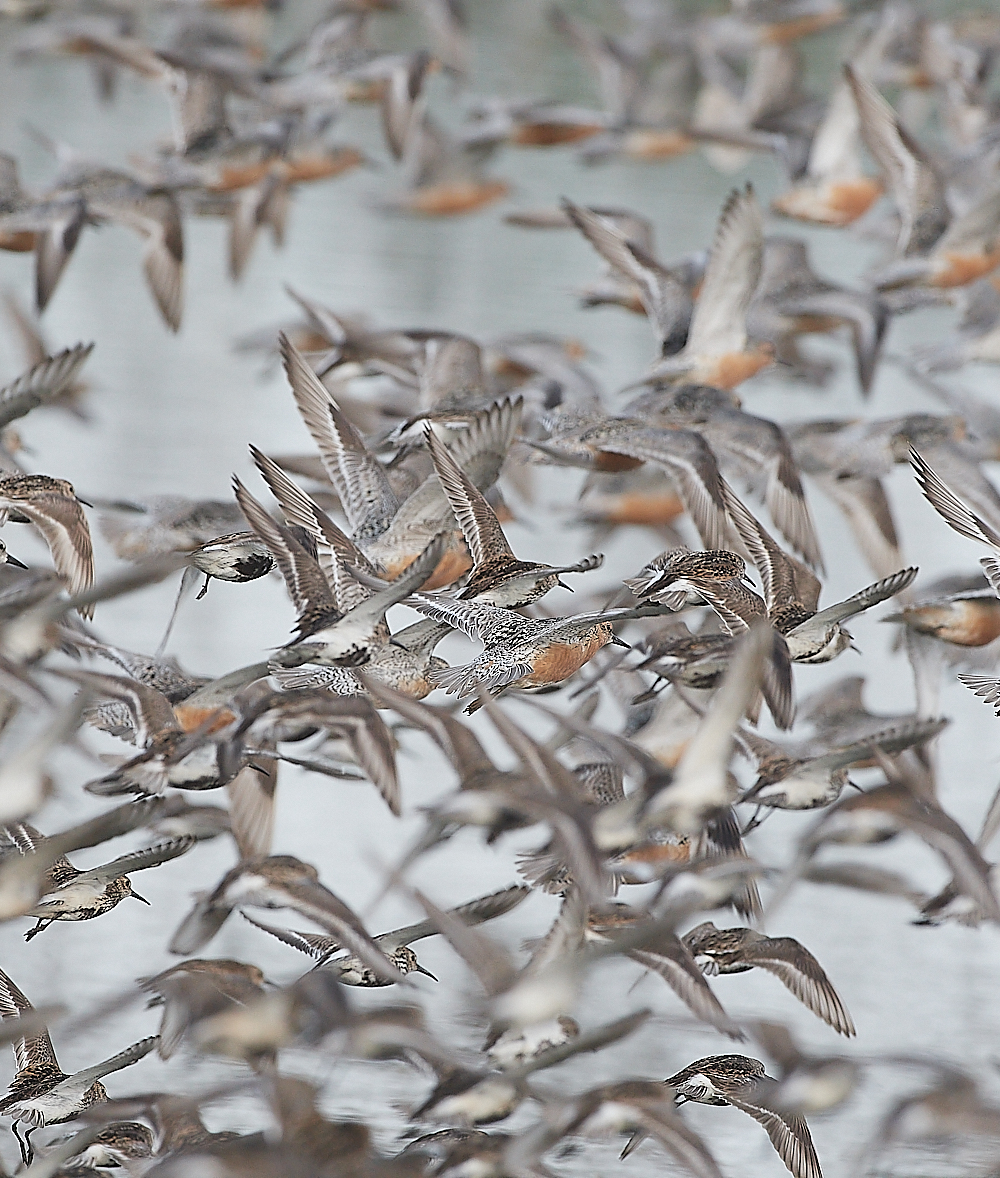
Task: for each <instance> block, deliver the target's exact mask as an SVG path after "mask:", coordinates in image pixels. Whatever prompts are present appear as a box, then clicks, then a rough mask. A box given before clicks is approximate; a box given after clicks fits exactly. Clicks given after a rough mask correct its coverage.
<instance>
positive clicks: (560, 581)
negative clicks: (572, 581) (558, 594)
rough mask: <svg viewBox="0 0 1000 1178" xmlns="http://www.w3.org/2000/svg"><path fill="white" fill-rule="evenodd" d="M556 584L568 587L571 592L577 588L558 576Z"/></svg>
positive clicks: (561, 587) (564, 587)
mask: <svg viewBox="0 0 1000 1178" xmlns="http://www.w3.org/2000/svg"><path fill="white" fill-rule="evenodd" d="M556 584H557V585H558V586H559V588H560V589H568V590H569V591H570V593H575V592H576V590H575V589H574V588H573V586H572V585H567V584H566V582H565V581H563V580H562V579H561V578H559V577H556Z"/></svg>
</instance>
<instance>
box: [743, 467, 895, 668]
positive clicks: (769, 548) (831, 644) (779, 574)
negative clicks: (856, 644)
mask: <svg viewBox="0 0 1000 1178" xmlns="http://www.w3.org/2000/svg"><path fill="white" fill-rule="evenodd" d="M723 494H724V495H725V499H726V506H727V509H728V511H729V515H730V518H731V519H732V521H733V525H734V526H735V528H736V530H737V532H738V533H739V535H740V539H741V540H742V541H743V543H744V544H745V545H746V546H747V549H748V550H749V552H750V555H751V557H752V558H753V562H754V564H755V565H756V566H757V572H758V573H759V574H760V579H761V583H762V584H763V587H764V600H765V602H766V604H767V616H768V618H769V619H770V621H771V623H772V624H773V626H774V628H775V630H777V632H778V633H779V634H781V635H782V636H783V637H784V639H785V642H786V643H787V644H788V654H789V657H790V658H791V660H792V661H793V662H798V663H826V662H829V661H830V660H831V659H834V658H836V657H837V655H839V654H842V653H843V652H844V651H845V650H846V649H847V648H848V646H850V644H851V636H850V634H849V633H848V631H847V630H845V629H844V627H843V626H842V625H841V623H842V622H845V621H846V620H847V619H848V618H852V617H854V616H855V615H856V614H860V613H864V611H865V610H868V609H871V608H872V606H874V605H878V604H879V603H880V602H882V601H885V600H887V598H890V597H894V596H895V595H896V594H897V593H901V592H902V591H903V590H904V589H906V588H907V586H909V585H910V584H912V583H913V580H914V578H915V577H916V575H917V572H918V570H917V569H915V568H908V569H901V570H900V571H899V572H897V573H893V575H892V576H890V577H885V578H884V579H883V580H881V581H876V582H875V584H874V585H869V586H868V587H867V588H866V589H862V590H861V591H860V592H858V593H855V594H853V595H852V596H851V597H848V598H846V599H845V600H844V601H841V602H838V603H837V604H836V605H829V606H827V607H826V609H823V610H817V606H818V605H819V592H820V583H819V581H818V580H817V579H816V577H815V576H813V574H812V573H811V572H810V571H809V569H807V568H806V567H805V566H804V565H802V564H801V563H800V562H799V561H797V560H795V559H794V558H793V557H790V556H788V555H787V554H786V553H784V552H782V550H781V549H780V548H779V547H778V545H777V544H776V543H775V542H774V540H773V539H772V538H771V537H770V536H769V535H768V534H767V532H766V531H765V530H764V528H763V527H761V525H760V524H759V523H758V522H757V520H756V519H755V518H754V516H753V515H752V514H751V513H750V512H749V511H748V510H747V508H746V507H745V506H744V505H743V504H742V503H741V502H740V500H739V499H738V498H737V497H736V495H735V494H734V493H733V492H732V490H731V489H730V488H729V487H728V486H724V487H723Z"/></svg>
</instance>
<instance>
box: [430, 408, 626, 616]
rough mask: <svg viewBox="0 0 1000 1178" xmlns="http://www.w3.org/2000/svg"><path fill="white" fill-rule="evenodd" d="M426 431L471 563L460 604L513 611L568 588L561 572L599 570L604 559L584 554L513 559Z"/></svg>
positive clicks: (485, 507) (494, 522) (474, 494)
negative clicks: (547, 560)
mask: <svg viewBox="0 0 1000 1178" xmlns="http://www.w3.org/2000/svg"><path fill="white" fill-rule="evenodd" d="M425 429H426V434H425V437H426V441H427V448H428V450H430V453H431V458H432V459H433V461H434V469H435V471H437V476H438V478H439V479H440V480H441V486H442V487H443V488H444V492H445V494H446V495H447V496H448V501H449V503H451V506H452V510H453V511H454V512H455V518H456V519H457V520H458V523H459V526H460V527H461V529H462V534H463V535H464V536H465V542H466V544H467V545H468V547H469V554H470V555H471V557H472V560H473V567H472V571H471V572H470V574H469V576H468V579H467V581H466V583H465V585H464V586H463V587H462V589H461V590H460V592H459V594H458V596H459V597H460V598H461V599H462V600H465V601H469V600H472V601H476V602H479V603H481V604H483V605H494V606H504V607H506V608H507V609H518V608H520V607H521V606H524V605H530V604H531V602H533V601H537V600H538V599H539V598H540V597H544V596H545V594H546V593H548V591H549V590H550V589H554V588H555V586H556V585H559V586H561V587H562V588H564V589H566V588H569V586H567V585H563V583H562V581H561V580H560V579H559V578H560V575H561V574H562V573H588V572H591V571H593V570H594V569H599V568H600V567H601V565H602V564H603V563H604V557H603V556H588V557H585V558H584V559H583V560H581V561H577V563H576V564H571V565H560V566H558V567H556V566H553V565H549V564H544V563H539V562H538V561H525V560H518V559H517V557H516V556H515V555H514V550H513V549H512V548H511V546H510V544H509V543H508V542H507V538H506V536H504V534H503V529H502V528H501V527H500V521H499V520H498V519H497V516H496V512H495V511H494V510H493V508H492V507H491V506H490V504H489V503H488V501H487V500H486V498H485V496H484V495H483V494H482V492H481V491H480V490H479V489H478V488H477V487H476V485H475V484H474V483H473V482H472V480H471V479H470V478H469V476H468V475H467V474H466V473H465V471H463V470H462V468H461V467H460V466H459V465H458V463H457V462H456V461H455V459H454V458H452V456H451V454H450V452H449V451H448V448H447V447H446V446H445V445H444V443H443V442H442V441H440V439H439V438H438V437H437V435H436V434H435V433H434V431H433V430H432V429H431V427H430V425H427V426H426V427H425Z"/></svg>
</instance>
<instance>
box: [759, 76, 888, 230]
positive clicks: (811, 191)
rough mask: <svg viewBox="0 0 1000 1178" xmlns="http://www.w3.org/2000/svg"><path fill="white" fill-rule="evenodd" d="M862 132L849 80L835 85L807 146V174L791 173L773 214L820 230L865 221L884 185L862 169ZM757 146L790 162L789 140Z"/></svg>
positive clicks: (771, 139) (772, 138) (762, 140)
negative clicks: (814, 225) (811, 223)
mask: <svg viewBox="0 0 1000 1178" xmlns="http://www.w3.org/2000/svg"><path fill="white" fill-rule="evenodd" d="M860 130H861V125H860V120H859V118H858V108H857V106H856V104H855V102H854V96H853V95H852V93H851V89H850V86H849V85H848V83H847V81H846V79H845V80H844V81H841V82H840V83H839V84H838V85H836V86H834V89H833V93H832V94H831V95H830V98H829V100H828V102H827V105H826V110H825V112H824V114H823V118H822V119H821V120H820V123H819V125H818V126H817V127H816V129H815V131H814V133H813V135H812V138H811V140H810V142H809V149H808V155H807V157H806V160H805V165H804V169H803V170H802V171H801V172H799V170H798V169H797V168H795V167H794V166H793V167H792V168H790V169H789V171H790V172H792V175H791V176H790V177H789V178H790V180H791V186H790V187H789V188H787V189H786V190H785V191H784V192H781V193H779V194H778V196H776V197H775V198H774V200H772V201H771V208H772V209H773V210H774V212H776V213H781V214H783V215H784V216H786V217H793V218H794V219H795V220H797V221H808V222H813V223H816V224H819V225H850V224H851V223H852V222H854V221H856V220H858V218H859V217H862V216H864V214H865V213H867V212H868V210H869V209H870V208H871V207H872V205H873V204H874V203H875V201H877V200H878V199H879V197H880V196H881V195H882V183H881V181H880V180H877V179H876V178H875V177H874V176H869V175H866V174H865V171H864V169H863V167H862V164H861V151H860V147H861V142H860ZM765 140H769V142H766V141H765ZM758 143H759V144H760V145H761V146H764V147H765V148H767V149H772V150H777V152H778V154H779V156H781V157H782V158H783V159H784V160H785V161H786V162H787V161H788V160H789V158H790V157H789V155H788V148H789V146H790V143H789V140H788V139H787V138H783V139H779V138H778V137H776V136H773V135H771V136H766V137H761V138H760V139H758ZM748 146H754V144H748ZM796 172H798V173H799V174H795V173H796Z"/></svg>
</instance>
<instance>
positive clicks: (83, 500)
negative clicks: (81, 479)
mask: <svg viewBox="0 0 1000 1178" xmlns="http://www.w3.org/2000/svg"><path fill="white" fill-rule="evenodd" d="M76 501H77V503H82V504H83V506H84V507H93V506H94V505H93V503H88V502H87V500H86V499H81V498H80V496H79V495H77V497H76Z"/></svg>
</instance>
